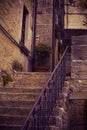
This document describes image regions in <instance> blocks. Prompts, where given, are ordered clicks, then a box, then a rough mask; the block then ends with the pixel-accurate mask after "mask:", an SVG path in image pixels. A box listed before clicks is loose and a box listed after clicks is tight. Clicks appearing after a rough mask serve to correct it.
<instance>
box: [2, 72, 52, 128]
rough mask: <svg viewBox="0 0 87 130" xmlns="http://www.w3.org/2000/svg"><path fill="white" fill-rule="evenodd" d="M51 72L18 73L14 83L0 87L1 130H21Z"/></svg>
mask: <svg viewBox="0 0 87 130" xmlns="http://www.w3.org/2000/svg"><path fill="white" fill-rule="evenodd" d="M49 76H50V73H49V72H30V73H28V72H18V73H15V74H14V76H13V79H14V81H13V82H12V83H10V84H9V85H7V86H1V87H0V130H20V129H21V126H22V125H23V123H24V121H25V119H26V117H27V115H28V114H29V112H30V110H31V109H32V107H33V105H34V103H35V101H36V99H37V97H38V95H39V94H40V92H41V90H42V88H43V86H44V85H45V82H46V81H47V79H48V78H49Z"/></svg>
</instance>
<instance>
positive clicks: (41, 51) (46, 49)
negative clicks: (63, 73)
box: [35, 43, 52, 56]
mask: <svg viewBox="0 0 87 130" xmlns="http://www.w3.org/2000/svg"><path fill="white" fill-rule="evenodd" d="M35 52H36V54H37V55H41V56H46V55H50V54H51V53H52V48H51V47H50V46H48V45H46V44H41V43H40V44H38V45H37V46H36V47H35Z"/></svg>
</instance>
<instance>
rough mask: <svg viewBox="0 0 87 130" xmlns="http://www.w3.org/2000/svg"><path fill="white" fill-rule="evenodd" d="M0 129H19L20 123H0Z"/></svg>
mask: <svg viewBox="0 0 87 130" xmlns="http://www.w3.org/2000/svg"><path fill="white" fill-rule="evenodd" d="M0 129H1V130H20V129H21V125H11V124H9V125H8V124H0Z"/></svg>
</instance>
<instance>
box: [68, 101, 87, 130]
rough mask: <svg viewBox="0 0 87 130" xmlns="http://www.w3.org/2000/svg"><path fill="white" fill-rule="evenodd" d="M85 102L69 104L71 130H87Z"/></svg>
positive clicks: (71, 102)
mask: <svg viewBox="0 0 87 130" xmlns="http://www.w3.org/2000/svg"><path fill="white" fill-rule="evenodd" d="M84 110H85V100H73V101H70V102H69V124H70V126H69V127H70V130H75V129H76V130H85V125H84V123H85V121H86V120H85V116H86V115H85V114H86V113H85V111H84Z"/></svg>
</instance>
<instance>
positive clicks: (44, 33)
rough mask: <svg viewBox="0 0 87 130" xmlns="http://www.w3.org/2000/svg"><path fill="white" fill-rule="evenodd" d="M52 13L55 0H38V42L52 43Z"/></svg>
mask: <svg viewBox="0 0 87 130" xmlns="http://www.w3.org/2000/svg"><path fill="white" fill-rule="evenodd" d="M52 14H53V0H50V1H47V2H45V1H44V0H38V6H37V26H36V31H37V34H36V44H38V43H45V44H49V45H52Z"/></svg>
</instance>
